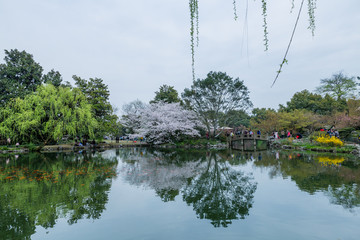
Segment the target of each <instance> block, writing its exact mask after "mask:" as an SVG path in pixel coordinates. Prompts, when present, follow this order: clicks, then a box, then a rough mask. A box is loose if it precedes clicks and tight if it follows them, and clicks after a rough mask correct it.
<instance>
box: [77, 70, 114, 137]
mask: <svg viewBox="0 0 360 240" xmlns="http://www.w3.org/2000/svg"><path fill="white" fill-rule="evenodd" d="M73 79H74V81H75V84H76V86H77V87H78V88H79V89H80V90H81V92H82V93H83V94H84V95H85V96H86V99H87V101H88V103H89V104H90V105H91V109H92V113H93V116H94V117H95V119H96V121H97V122H98V123H99V124H98V125H97V127H96V130H95V135H96V137H97V138H103V137H104V136H105V135H107V134H111V133H112V132H113V131H114V129H113V128H112V126H116V121H117V116H116V115H115V114H114V110H113V107H112V106H111V104H110V102H109V96H110V92H109V89H108V86H107V85H106V84H105V83H104V82H103V80H102V79H101V78H90V79H89V80H85V79H82V78H80V77H78V76H75V75H74V76H73Z"/></svg>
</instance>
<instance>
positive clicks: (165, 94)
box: [150, 84, 181, 103]
mask: <svg viewBox="0 0 360 240" xmlns="http://www.w3.org/2000/svg"><path fill="white" fill-rule="evenodd" d="M158 102H166V103H177V102H181V99H180V98H179V94H178V92H177V91H176V90H175V89H174V87H172V86H168V85H166V84H164V85H162V86H161V87H160V90H159V91H156V92H155V98H154V100H151V101H150V103H158Z"/></svg>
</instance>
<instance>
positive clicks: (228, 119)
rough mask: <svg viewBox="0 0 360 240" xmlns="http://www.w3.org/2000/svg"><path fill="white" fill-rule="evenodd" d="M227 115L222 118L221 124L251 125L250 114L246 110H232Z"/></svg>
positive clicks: (229, 125)
mask: <svg viewBox="0 0 360 240" xmlns="http://www.w3.org/2000/svg"><path fill="white" fill-rule="evenodd" d="M226 115H227V116H224V117H221V118H220V119H221V121H220V123H219V124H220V126H228V127H231V128H236V127H239V126H244V127H249V125H250V116H249V114H247V113H246V112H245V111H244V110H230V111H229V112H228V113H227V114H226Z"/></svg>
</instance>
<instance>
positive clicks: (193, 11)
mask: <svg viewBox="0 0 360 240" xmlns="http://www.w3.org/2000/svg"><path fill="white" fill-rule="evenodd" d="M189 7H190V37H191V60H192V61H191V66H192V75H193V80H195V38H196V46H199V2H198V0H189Z"/></svg>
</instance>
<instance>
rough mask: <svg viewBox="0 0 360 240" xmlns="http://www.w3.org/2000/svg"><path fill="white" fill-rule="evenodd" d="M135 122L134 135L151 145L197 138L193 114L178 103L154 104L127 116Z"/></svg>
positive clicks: (196, 125)
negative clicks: (143, 137)
mask: <svg viewBox="0 0 360 240" xmlns="http://www.w3.org/2000/svg"><path fill="white" fill-rule="evenodd" d="M128 117H129V120H130V121H131V120H133V121H137V122H138V124H139V125H138V128H137V129H135V133H137V134H139V135H140V136H145V137H146V141H147V142H149V143H153V144H162V143H167V142H173V141H179V140H181V139H182V138H183V137H184V136H199V132H198V130H196V128H197V127H198V126H199V123H198V121H197V120H196V116H195V114H194V113H193V112H191V111H188V110H185V109H184V108H183V107H182V106H180V104H179V103H163V102H159V103H154V104H150V105H148V106H147V107H146V108H144V109H142V110H141V111H140V112H138V113H137V114H134V115H131V116H128Z"/></svg>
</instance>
